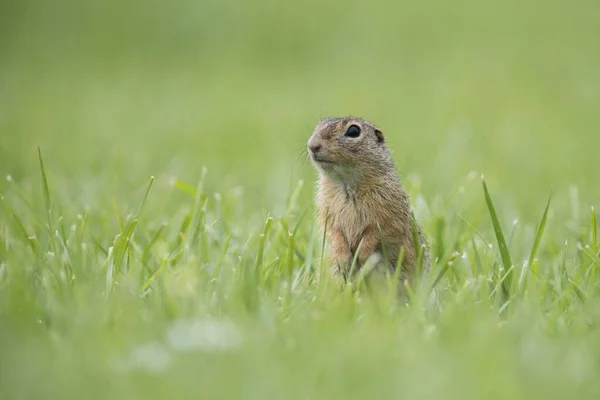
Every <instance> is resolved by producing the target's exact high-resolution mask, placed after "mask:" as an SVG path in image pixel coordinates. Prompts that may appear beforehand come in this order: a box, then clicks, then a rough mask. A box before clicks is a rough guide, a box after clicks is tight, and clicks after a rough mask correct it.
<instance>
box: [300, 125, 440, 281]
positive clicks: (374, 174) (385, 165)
mask: <svg viewBox="0 0 600 400" xmlns="http://www.w3.org/2000/svg"><path fill="white" fill-rule="evenodd" d="M353 124H354V125H357V126H359V127H360V130H361V133H360V136H359V137H357V138H351V137H347V136H345V133H346V130H347V128H348V127H349V126H351V125H353ZM311 146H312V147H313V149H314V148H315V146H316V147H318V146H320V148H319V150H318V151H316V152H312V151H310V147H311ZM308 147H309V154H310V157H311V160H312V161H313V163H314V165H315V167H316V168H317V170H318V171H319V173H320V179H319V181H318V184H317V186H318V188H317V196H316V202H317V206H318V208H319V216H320V222H321V224H322V227H323V228H324V229H325V226H324V225H325V222H327V227H326V230H327V236H328V239H329V241H330V243H331V245H330V253H331V256H332V258H333V261H334V262H335V267H334V271H335V272H336V273H337V274H340V275H341V276H342V277H343V278H344V279H345V280H347V279H348V278H349V272H350V268H351V264H352V260H353V258H354V255H355V254H356V251H357V250H358V258H357V260H358V262H357V265H356V267H355V271H358V270H360V267H361V266H362V265H363V264H364V263H365V261H366V260H367V258H369V256H371V255H373V254H375V253H379V255H381V256H384V255H385V256H386V257H387V262H385V260H384V262H383V263H379V265H378V267H377V268H376V270H378V271H380V272H386V271H389V272H392V271H394V270H395V267H396V264H397V262H398V258H399V255H400V253H401V249H402V248H404V258H403V263H402V271H401V276H402V278H403V279H409V281H410V280H411V278H412V277H413V275H414V272H415V264H416V259H417V254H415V247H414V242H413V231H412V211H411V205H410V202H409V197H408V194H407V193H406V191H405V190H404V188H403V187H402V185H401V183H400V181H399V179H398V176H397V174H396V169H395V166H394V163H393V161H392V157H391V155H390V153H389V151H388V149H387V146H386V144H385V139H384V136H383V133H382V131H381V130H380V129H379V128H377V127H376V126H375V125H373V124H372V123H370V122H368V121H366V120H364V119H362V118H355V117H342V118H326V119H323V120H321V121H319V123H318V124H317V126H316V127H315V130H314V132H313V134H312V136H311V137H310V139H309V141H308ZM417 232H418V236H419V241H420V245H424V246H425V252H424V257H423V266H424V268H428V267H429V264H430V261H429V252H428V250H427V241H426V240H425V237H424V236H423V235H422V233H421V229H420V228H419V227H418V226H417ZM359 245H360V246H359Z"/></svg>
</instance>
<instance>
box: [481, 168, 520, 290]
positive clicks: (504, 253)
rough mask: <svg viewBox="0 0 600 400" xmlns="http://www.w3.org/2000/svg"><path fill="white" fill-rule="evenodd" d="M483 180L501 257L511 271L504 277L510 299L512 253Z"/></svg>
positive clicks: (504, 284)
mask: <svg viewBox="0 0 600 400" xmlns="http://www.w3.org/2000/svg"><path fill="white" fill-rule="evenodd" d="M481 182H482V184H483V192H484V195H485V202H486V204H487V208H488V211H489V213H490V217H491V219H492V224H493V226H494V233H495V235H496V241H497V242H498V248H499V250H500V257H501V258H502V264H503V266H504V269H505V270H506V271H509V272H510V273H507V274H506V275H505V277H504V279H503V280H502V291H503V293H504V296H505V297H506V298H505V300H508V296H510V286H511V281H512V268H511V267H512V266H513V263H512V260H511V258H510V253H509V251H508V247H507V245H506V240H505V239H504V233H503V232H502V228H501V227H500V221H499V220H498V215H497V213H496V209H495V208H494V203H493V202H492V198H491V196H490V193H489V191H488V188H487V185H486V183H485V180H484V179H483V178H482V179H481Z"/></svg>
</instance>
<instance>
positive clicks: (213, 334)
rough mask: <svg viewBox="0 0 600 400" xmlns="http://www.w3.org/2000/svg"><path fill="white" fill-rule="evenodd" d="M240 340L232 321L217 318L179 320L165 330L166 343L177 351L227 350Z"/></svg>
mask: <svg viewBox="0 0 600 400" xmlns="http://www.w3.org/2000/svg"><path fill="white" fill-rule="evenodd" d="M241 341H242V334H241V332H240V330H239V329H238V328H237V327H236V326H235V325H234V324H233V323H231V322H229V321H224V320H217V319H204V320H195V321H194V320H191V321H190V320H187V321H186V320H180V321H176V322H175V323H174V324H173V325H171V327H170V328H169V329H168V331H167V343H168V344H169V346H170V347H171V348H173V349H174V350H178V351H186V350H204V351H220V350H229V349H233V348H236V347H238V346H239V345H240V343H241Z"/></svg>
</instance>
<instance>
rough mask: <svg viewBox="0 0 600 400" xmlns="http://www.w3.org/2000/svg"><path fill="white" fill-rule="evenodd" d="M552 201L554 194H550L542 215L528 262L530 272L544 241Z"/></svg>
mask: <svg viewBox="0 0 600 400" xmlns="http://www.w3.org/2000/svg"><path fill="white" fill-rule="evenodd" d="M551 201H552V193H550V196H549V197H548V202H547V203H546V208H545V209H544V214H543V215H542V220H541V221H540V224H539V226H538V229H537V232H536V234H535V241H534V242H533V247H532V248H531V253H530V254H529V261H527V269H528V270H529V269H530V268H531V266H532V265H533V260H534V259H535V255H536V254H537V251H538V248H539V246H540V242H541V241H542V236H543V235H544V229H545V228H546V219H547V217H548V210H549V209H550V202H551Z"/></svg>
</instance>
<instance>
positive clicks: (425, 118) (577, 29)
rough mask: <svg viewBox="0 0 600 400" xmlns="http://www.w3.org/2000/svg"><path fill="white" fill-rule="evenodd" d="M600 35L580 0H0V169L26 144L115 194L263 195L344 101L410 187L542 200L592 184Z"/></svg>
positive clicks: (70, 175) (54, 170)
mask: <svg viewBox="0 0 600 400" xmlns="http://www.w3.org/2000/svg"><path fill="white" fill-rule="evenodd" d="M599 38H600V5H598V2H596V1H576V2H564V1H562V2H561V1H545V2H542V1H535V2H526V3H523V2H517V1H507V2H498V1H496V2H490V1H484V2H480V1H472V0H467V1H455V2H451V3H450V2H444V1H424V2H397V1H370V2H362V1H329V2H321V1H316V0H309V1H301V2H282V1H275V0H261V1H257V2H246V1H183V0H179V1H171V2H161V1H154V0H151V1H146V2H143V3H140V2H135V1H127V0H126V1H112V0H109V1H103V2H92V1H64V0H62V1H61V0H59V1H53V2H47V1H36V0H25V1H7V0H4V1H2V3H1V5H0V105H1V106H0V171H1V172H2V174H3V175H6V174H12V175H13V177H16V178H18V179H20V181H21V182H23V181H24V180H27V179H29V178H31V177H34V178H37V176H38V171H37V164H36V157H37V153H36V152H37V150H36V147H37V146H40V147H41V148H42V151H43V153H44V154H45V158H46V159H47V164H48V169H49V173H50V174H52V175H54V176H56V177H57V178H56V179H59V178H58V177H60V178H61V179H63V180H64V181H65V182H66V183H68V184H69V185H71V186H70V187H71V190H72V192H73V194H75V193H81V192H83V191H85V190H86V189H85V187H86V185H85V183H86V182H89V180H90V177H93V178H94V179H95V180H96V182H99V181H101V182H102V184H103V185H102V191H105V192H107V193H122V190H123V189H125V188H128V187H130V186H135V187H138V186H140V187H141V186H143V185H145V182H146V180H147V178H148V177H149V176H150V175H157V176H162V175H165V176H167V175H168V176H177V177H180V178H182V179H187V180H190V181H192V182H193V181H194V180H195V179H196V178H197V177H198V175H199V171H200V169H201V167H202V166H207V167H208V171H209V181H210V182H212V183H213V184H219V185H220V184H222V183H223V182H227V185H229V186H233V185H237V184H242V185H244V186H245V187H246V188H247V192H248V193H249V194H251V195H250V196H247V201H250V202H256V205H258V204H262V205H264V206H265V207H269V206H271V205H273V204H276V203H277V202H278V201H280V198H281V196H282V194H281V188H282V187H286V188H287V187H289V185H290V183H289V182H290V179H294V180H296V179H298V178H301V177H303V178H305V179H312V178H313V171H311V168H310V165H308V163H307V162H305V160H303V159H302V158H301V157H300V155H301V151H302V149H303V147H304V143H305V141H306V139H307V137H308V136H309V135H310V133H311V131H312V128H313V126H314V124H315V123H316V121H317V120H318V119H319V118H322V117H325V116H330V115H345V114H354V115H360V116H363V117H365V118H367V119H371V120H373V121H374V122H375V123H377V124H379V125H380V126H381V127H382V128H383V130H384V132H385V133H386V134H387V138H388V141H389V144H390V147H391V148H392V149H393V152H394V158H395V160H396V162H397V165H398V169H399V170H400V173H401V174H402V176H403V177H405V176H407V175H408V174H412V173H414V174H417V175H419V176H420V177H421V179H422V182H423V191H424V193H425V195H426V196H433V195H435V194H438V193H447V192H449V191H450V190H453V189H455V188H456V187H457V186H458V185H459V184H460V182H462V181H463V179H464V177H465V176H466V175H467V173H468V172H469V171H472V170H475V171H478V172H480V173H484V174H485V175H486V178H487V179H488V180H489V181H490V182H492V184H493V185H494V186H495V187H497V188H498V189H497V191H498V190H499V191H501V193H502V196H505V197H506V198H507V199H508V200H509V201H511V202H514V203H515V204H516V205H518V207H516V208H517V209H518V210H519V211H515V212H516V213H522V214H524V215H527V214H528V212H529V211H532V210H536V211H537V212H538V214H539V210H540V207H541V205H542V204H543V202H544V200H545V198H546V197H547V195H548V193H549V191H550V188H551V187H552V186H553V187H554V188H555V191H556V192H557V193H558V195H559V196H560V195H562V194H565V193H567V192H566V189H567V188H568V186H570V185H577V186H578V187H579V189H580V193H581V194H582V196H583V198H584V199H587V200H588V202H591V201H593V200H594V199H597V198H598V197H597V196H598V195H600V186H599V185H598V184H597V183H596V177H597V170H598V163H597V159H596V154H597V152H598V149H600V136H599V135H598V128H599V127H600V112H598V110H600V74H599V73H598V71H600V41H599ZM0 185H3V183H2V184H0ZM282 185H283V186H282ZM88 186H89V185H88ZM309 186H310V185H308V186H307V187H306V189H305V190H304V191H303V196H304V197H303V198H304V199H305V200H306V201H308V199H309V198H310V195H311V193H310V192H311V190H310V187H309ZM0 188H1V186H0ZM536 218H537V216H536Z"/></svg>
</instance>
